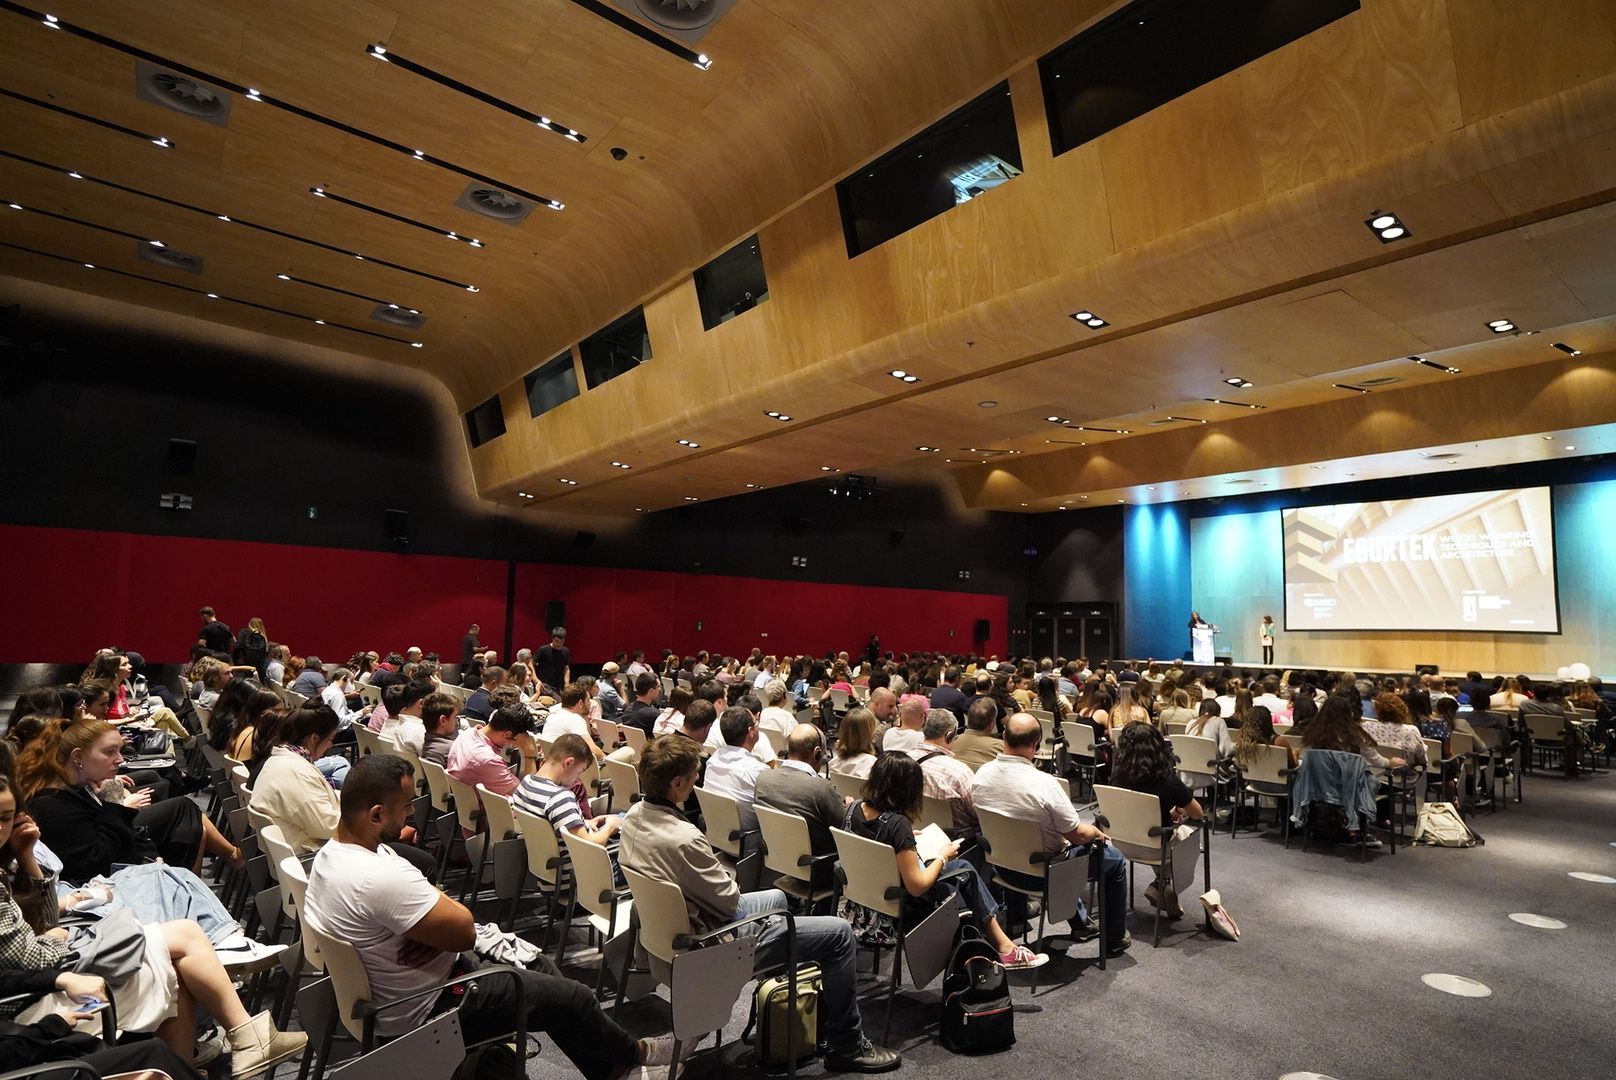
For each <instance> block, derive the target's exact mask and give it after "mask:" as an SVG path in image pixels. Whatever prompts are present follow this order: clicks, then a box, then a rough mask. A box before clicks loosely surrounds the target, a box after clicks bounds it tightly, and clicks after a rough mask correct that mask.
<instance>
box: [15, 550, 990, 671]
mask: <svg viewBox="0 0 1616 1080" xmlns="http://www.w3.org/2000/svg"><path fill="white" fill-rule="evenodd" d="M0 553H3V555H4V566H5V568H6V573H5V575H4V576H3V577H0V611H4V612H5V613H6V617H5V618H3V619H0V663H23V662H43V663H71V662H77V661H80V660H87V659H88V658H89V657H90V656H91V654H93V653H94V651H95V650H96V649H97V648H99V647H101V646H103V645H108V644H116V645H119V646H122V647H124V648H130V649H137V650H139V651H140V652H143V653H145V655H146V657H147V659H148V660H149V661H151V662H153V663H165V662H178V661H180V660H182V659H184V657H185V656H186V654H187V651H188V650H189V648H190V645H191V643H192V642H193V641H195V640H196V627H197V619H196V614H195V612H196V609H197V608H198V607H200V606H201V605H203V604H212V605H213V606H214V607H215V608H217V609H218V611H219V615H220V617H221V618H222V619H224V621H225V622H227V623H229V624H230V625H231V626H232V627H234V628H236V629H240V627H241V626H243V625H244V624H245V623H246V621H247V619H248V618H249V617H251V616H254V615H257V616H259V617H261V618H262V619H264V621H265V623H266V624H267V626H268V628H269V631H270V636H271V638H273V639H274V640H277V641H285V642H286V643H287V644H289V645H290V646H292V648H293V650H294V651H295V652H297V653H299V654H302V655H307V654H309V653H311V652H312V653H315V654H317V655H319V656H320V657H321V658H322V659H324V660H326V661H336V660H345V659H347V657H348V656H349V654H351V653H352V652H354V651H355V650H357V649H360V648H372V649H376V650H378V651H380V652H384V653H385V652H387V651H388V650H390V649H399V650H402V649H404V648H406V647H408V646H410V645H419V646H421V647H422V648H423V649H425V650H427V651H428V652H439V653H442V654H443V656H444V658H445V659H446V660H448V661H450V662H455V661H458V660H459V658H460V639H461V636H462V635H463V634H464V633H465V631H466V627H467V626H468V625H470V624H471V623H473V622H476V623H479V624H480V625H481V627H482V638H483V640H484V641H485V642H489V643H492V644H496V645H497V644H498V643H499V641H500V640H501V638H502V637H503V636H504V628H505V594H506V574H507V564H506V563H503V562H499V561H496V560H492V559H462V558H450V557H444V556H434V555H398V554H393V553H390V552H377V551H353V550H345V549H335V548H314V547H300V546H295V545H287V544H258V543H249V542H242V541H230V540H196V539H186V538H177V537H164V536H140V535H135V534H131V533H111V532H90V531H84V530H75V529H44V528H32V527H26V526H0ZM550 600H561V601H564V602H565V603H566V605H567V612H566V615H567V632H568V640H569V643H570V644H571V645H572V647H573V652H574V655H576V656H577V657H578V659H579V661H580V662H590V663H593V662H598V661H601V660H604V659H607V658H608V657H609V656H610V654H611V653H612V652H614V651H616V650H619V649H622V650H632V649H644V650H645V651H646V652H647V653H648V654H650V655H652V656H655V655H658V654H659V653H660V651H661V649H663V648H664V647H666V648H672V649H676V650H678V651H679V652H681V653H687V654H688V653H694V652H695V651H696V650H697V649H699V648H705V649H709V650H714V651H721V652H727V653H730V654H738V655H745V653H746V652H747V651H748V650H750V649H751V648H752V647H753V646H754V645H755V646H758V647H760V648H762V649H763V650H764V651H765V652H771V653H780V652H791V653H797V652H809V653H816V654H818V653H824V652H825V651H827V650H830V649H847V650H848V651H850V652H856V651H859V650H861V649H862V648H863V646H864V643H865V642H866V641H867V640H868V639H869V635H870V634H872V633H878V634H880V635H881V643H882V645H883V646H884V647H886V648H888V649H892V650H894V651H900V652H903V651H913V650H916V649H944V650H949V651H953V652H967V651H970V650H972V649H974V648H975V647H976V643H975V642H974V641H973V640H972V637H973V632H974V627H975V623H976V620H978V619H987V620H989V622H990V623H991V629H992V634H991V637H990V639H989V641H988V642H987V650H988V651H989V652H995V653H999V654H1003V653H1004V652H1005V651H1006V648H1005V642H1006V641H1007V639H1008V626H1007V618H1008V615H1009V607H1008V602H1007V600H1006V598H1005V597H1003V596H992V595H986V594H979V593H954V592H936V591H930V590H925V589H904V588H896V587H873V586H864V585H836V584H825V583H816V582H804V581H771V580H763V579H760V578H742V577H726V576H721V575H712V574H685V573H674V572H672V571H662V570H620V569H614V568H611V567H595V566H562V565H555V564H547V563H518V564H516V589H515V611H514V618H513V627H514V633H515V638H516V641H515V644H516V645H517V646H518V647H521V646H527V647H530V648H537V647H538V646H539V645H542V644H543V643H544V642H545V641H546V640H547V634H548V627H546V626H545V625H544V606H545V603H546V602H547V601H550ZM698 624H700V626H701V629H700V630H698V629H697V625H698Z"/></svg>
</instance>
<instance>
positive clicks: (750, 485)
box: [746, 484, 757, 488]
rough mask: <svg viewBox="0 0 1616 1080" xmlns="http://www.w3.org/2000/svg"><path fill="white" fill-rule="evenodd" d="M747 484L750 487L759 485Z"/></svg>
mask: <svg viewBox="0 0 1616 1080" xmlns="http://www.w3.org/2000/svg"><path fill="white" fill-rule="evenodd" d="M746 486H747V487H749V488H755V487H757V485H756V484H747V485H746Z"/></svg>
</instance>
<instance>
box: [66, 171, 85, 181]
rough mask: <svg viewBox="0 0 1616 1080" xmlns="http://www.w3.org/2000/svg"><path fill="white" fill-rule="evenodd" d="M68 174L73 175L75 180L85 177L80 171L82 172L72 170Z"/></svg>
mask: <svg viewBox="0 0 1616 1080" xmlns="http://www.w3.org/2000/svg"><path fill="white" fill-rule="evenodd" d="M67 175H68V176H70V177H72V178H73V179H74V180H83V179H84V174H83V173H80V172H70V173H68V174H67Z"/></svg>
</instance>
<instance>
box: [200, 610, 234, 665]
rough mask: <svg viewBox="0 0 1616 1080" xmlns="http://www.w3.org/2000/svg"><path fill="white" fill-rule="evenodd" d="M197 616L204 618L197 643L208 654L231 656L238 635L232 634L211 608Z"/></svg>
mask: <svg viewBox="0 0 1616 1080" xmlns="http://www.w3.org/2000/svg"><path fill="white" fill-rule="evenodd" d="M197 614H198V615H200V616H201V617H202V629H201V630H198V631H197V634H196V643H197V644H198V645H200V646H202V647H203V648H204V649H206V650H208V652H211V653H224V654H225V655H226V656H229V655H230V650H231V649H232V648H233V647H234V646H235V644H236V635H235V634H233V633H231V632H230V627H228V626H226V625H225V624H224V623H222V622H220V621H219V620H218V619H217V618H216V617H215V616H214V614H213V608H211V607H204V608H203V609H202V610H201V611H199V612H197Z"/></svg>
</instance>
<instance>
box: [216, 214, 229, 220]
mask: <svg viewBox="0 0 1616 1080" xmlns="http://www.w3.org/2000/svg"><path fill="white" fill-rule="evenodd" d="M216 216H217V217H218V219H219V220H220V221H229V220H230V215H229V214H218V215H216Z"/></svg>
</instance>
